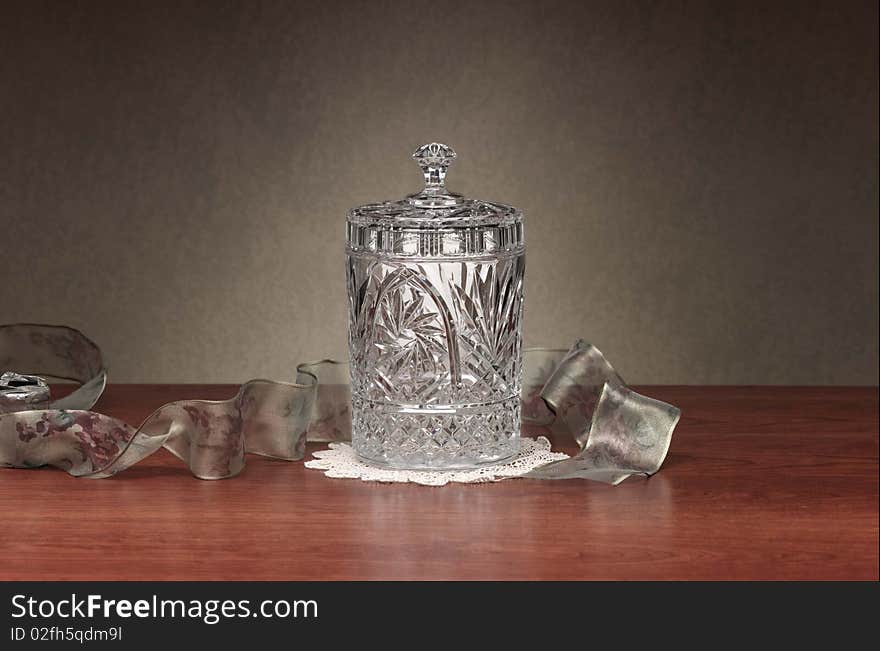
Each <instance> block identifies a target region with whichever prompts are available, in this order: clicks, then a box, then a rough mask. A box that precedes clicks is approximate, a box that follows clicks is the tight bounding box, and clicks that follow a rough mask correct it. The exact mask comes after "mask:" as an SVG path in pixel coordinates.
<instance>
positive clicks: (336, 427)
mask: <svg viewBox="0 0 880 651" xmlns="http://www.w3.org/2000/svg"><path fill="white" fill-rule="evenodd" d="M523 362H524V373H523V386H524V388H525V390H524V394H523V420H524V422H525V423H527V424H532V425H540V426H545V427H562V428H563V429H564V430H565V431H567V432H568V433H569V434H570V435H571V436H572V438H573V440H574V441H575V442H576V443H577V445H578V448H579V449H580V451H579V453H578V454H576V455H575V456H573V457H571V458H569V459H565V460H563V461H557V462H554V463H549V464H547V465H545V466H541V467H540V468H537V469H536V470H533V471H532V472H531V473H529V475H527V476H528V477H531V478H535V479H592V480H596V481H601V482H605V483H610V484H618V483H620V482H621V481H623V480H624V479H626V478H627V477H630V476H631V475H634V474H642V475H652V474H653V473H655V472H657V471H658V470H659V469H660V466H661V465H662V463H663V460H664V459H665V458H666V453H667V451H668V450H669V444H670V442H671V440H672V433H673V430H674V429H675V426H676V424H677V423H678V420H679V417H680V414H681V412H680V411H679V409H677V408H676V407H673V406H672V405H669V404H666V403H664V402H660V401H658V400H654V399H652V398H648V397H646V396H642V395H640V394H638V393H636V392H634V391H633V390H632V389H630V388H629V387H627V386H626V384H625V383H624V382H623V380H622V379H621V377H620V376H619V375H618V374H617V372H616V371H615V370H614V369H613V368H612V366H611V365H610V364H609V363H608V361H607V360H606V359H605V357H604V356H603V355H602V353H601V352H599V350H598V349H597V348H595V347H594V346H592V345H590V344H587V343H584V342H583V341H578V342H576V343H575V345H574V346H573V347H572V348H571V349H570V350H567V351H566V350H562V349H541V348H532V349H526V350H525V351H524V360H523ZM0 369H9V370H10V371H13V369H14V370H15V372H9V373H5V374H4V375H3V378H2V379H0V466H3V467H9V468H35V467H40V466H46V465H48V466H54V467H57V468H61V469H63V470H65V471H67V472H68V473H69V474H71V475H73V476H77V477H90V478H102V477H110V476H112V475H115V474H116V473H118V472H121V471H123V470H125V469H126V468H128V467H130V466H132V465H134V464H135V463H137V462H138V461H140V460H141V459H143V458H145V457H147V456H149V455H151V454H153V453H154V452H155V451H156V450H158V449H159V448H161V447H164V448H166V449H167V450H169V451H170V452H171V453H172V454H174V455H175V456H177V457H178V458H179V459H181V460H182V461H183V462H184V463H186V464H187V466H188V467H189V469H190V471H191V472H192V473H193V475H194V476H196V477H198V478H200V479H225V478H228V477H234V476H235V475H237V474H238V473H239V472H241V470H242V469H243V468H244V465H245V455H246V454H248V453H250V454H259V455H263V456H268V457H274V458H278V459H286V460H298V459H302V458H303V456H304V454H305V443H306V441H346V440H350V438H351V419H350V413H349V400H350V395H349V387H348V381H349V378H348V365H347V364H345V363H341V362H336V361H333V360H329V359H325V360H321V361H317V362H307V363H304V364H300V365H299V366H298V367H297V377H296V382H292V383H285V382H277V381H271V380H259V379H257V380H250V381H248V382H246V383H244V384H243V385H241V387H240V389H239V391H238V393H237V394H236V395H235V396H234V397H233V398H230V399H228V400H216V401H215V400H183V401H178V402H171V403H168V404H166V405H163V406H161V407H159V408H158V409H157V410H156V411H154V412H153V413H152V414H151V415H150V416H148V417H147V418H146V420H144V421H143V422H142V423H141V424H140V425H138V426H137V427H132V426H131V425H129V424H127V423H125V422H123V421H121V420H119V419H116V418H112V417H110V416H106V415H104V414H101V413H98V412H93V411H89V409H90V408H91V407H92V406H93V405H94V404H95V403H96V402H97V400H98V398H99V397H100V395H101V393H102V391H103V389H104V386H105V384H106V379H107V373H106V370H105V368H104V364H103V360H102V357H101V351H100V349H99V348H98V347H97V346H96V345H95V344H94V343H93V342H92V341H90V340H89V339H88V338H87V337H86V336H85V335H83V334H82V333H81V332H79V331H78V330H74V329H73V328H68V327H65V326H49V325H36V324H14V325H6V326H0ZM43 377H52V378H60V379H65V380H71V381H75V382H78V383H79V384H80V386H79V388H78V389H76V390H75V391H73V392H72V393H70V394H69V395H67V396H65V397H63V398H61V399H59V400H56V401H49V394H48V387H47V385H46V384H45V382H43V379H42V378H43Z"/></svg>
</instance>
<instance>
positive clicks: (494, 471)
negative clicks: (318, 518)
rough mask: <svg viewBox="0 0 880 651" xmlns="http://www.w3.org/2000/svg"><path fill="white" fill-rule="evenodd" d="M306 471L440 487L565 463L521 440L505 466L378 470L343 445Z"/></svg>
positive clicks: (544, 443)
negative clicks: (460, 468)
mask: <svg viewBox="0 0 880 651" xmlns="http://www.w3.org/2000/svg"><path fill="white" fill-rule="evenodd" d="M312 456H313V457H314V459H312V460H311V461H306V468H313V469H315V470H323V471H324V474H325V475H326V476H327V477H335V478H339V479H360V480H361V481H379V482H410V483H414V484H423V485H425V486H444V485H446V484H448V483H449V482H455V483H459V484H475V483H483V482H490V481H501V480H502V479H509V478H511V477H519V476H521V475H524V474H526V473H527V472H529V471H531V470H534V469H535V468H537V467H538V466H543V465H544V464H547V463H550V462H551V461H560V460H561V459H568V458H569V457H568V455H567V454H565V453H563V452H551V451H550V441H548V440H547V438H546V437H544V436H539V437H538V438H535V439H533V438H525V437H524V438H522V439H521V443H520V449H519V453H518V454H517V455H516V456H515V457H513V458H512V459H511V460H510V461H507V462H506V463H498V464H494V465H486V466H480V467H479V468H475V469H470V470H395V469H391V468H379V467H376V466H371V465H369V464H368V463H365V462H364V461H362V460H361V459H360V458H359V457H358V456H357V454H355V452H354V450H353V449H352V447H351V446H350V445H348V444H347V443H331V444H330V448H329V449H327V450H319V451H317V452H314V453H312Z"/></svg>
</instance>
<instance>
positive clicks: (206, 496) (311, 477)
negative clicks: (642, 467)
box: [0, 385, 878, 580]
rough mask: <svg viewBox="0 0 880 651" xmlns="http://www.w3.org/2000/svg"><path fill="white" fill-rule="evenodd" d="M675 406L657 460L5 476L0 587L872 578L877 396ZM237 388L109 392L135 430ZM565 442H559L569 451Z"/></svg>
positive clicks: (770, 395) (828, 392)
mask: <svg viewBox="0 0 880 651" xmlns="http://www.w3.org/2000/svg"><path fill="white" fill-rule="evenodd" d="M642 390H643V392H645V393H647V394H648V395H651V396H655V397H658V398H660V399H663V400H667V401H669V402H672V403H674V404H676V405H679V406H680V407H681V408H682V410H683V413H684V416H683V418H682V421H681V423H680V424H679V426H678V429H677V431H676V434H675V438H674V440H673V443H672V448H671V450H670V453H669V457H668V459H667V461H666V464H665V466H664V468H663V469H662V470H661V472H660V473H659V474H657V475H656V476H654V477H653V478H651V479H649V480H643V479H635V478H634V479H630V480H628V481H626V482H625V483H623V484H622V485H620V486H618V487H610V486H605V485H602V484H596V483H591V482H585V481H567V482H538V481H531V480H515V481H506V482H501V483H498V484H485V485H449V486H446V487H443V488H430V487H423V486H416V485H379V484H370V483H362V482H357V481H352V480H333V479H328V478H326V477H324V476H323V474H321V473H320V472H319V471H314V470H307V469H305V468H304V467H303V465H302V463H299V462H294V463H288V462H279V461H270V460H267V459H262V458H259V457H249V459H248V466H247V468H246V469H245V471H244V473H243V474H242V475H241V476H240V477H239V478H236V479H232V480H227V481H218V482H205V481H199V480H196V479H193V478H192V477H191V476H190V475H189V473H188V471H187V470H186V468H185V467H183V466H182V465H181V464H180V463H179V462H178V461H176V460H175V459H174V458H172V457H171V456H170V455H169V454H167V453H165V452H164V451H160V452H159V453H157V454H156V455H154V456H153V457H151V458H149V459H147V460H146V461H144V462H143V463H141V464H139V465H138V466H136V467H134V468H132V469H130V470H128V471H126V472H124V473H122V474H121V475H119V476H117V477H115V478H113V479H108V480H87V479H74V478H72V477H69V476H67V475H66V474H65V473H63V472H60V471H57V470H53V469H40V470H0V518H2V522H3V527H2V529H0V546H2V549H3V558H4V560H3V564H2V566H0V579H34V580H36V579H96V580H97V579H159V580H162V579H231V580H266V579H272V580H280V579H868V580H877V579H878V484H877V480H878V434H877V430H878V420H877V414H878V392H877V388H809V387H797V388H795V387H668V386H666V387H643V388H642ZM233 393H234V388H233V387H229V386H216V385H214V386H196V385H183V386H156V385H112V386H110V387H109V388H108V390H107V393H106V395H105V396H104V398H102V400H101V402H100V403H99V405H98V406H97V408H98V409H100V410H101V411H103V412H105V413H108V414H112V415H114V416H118V417H121V418H124V419H126V420H127V421H129V422H132V423H136V422H139V421H140V419H142V418H143V417H145V416H146V415H147V414H148V413H149V412H150V411H152V410H153V409H154V408H155V407H157V406H159V405H160V404H162V403H164V402H167V401H170V400H175V399H183V398H199V397H201V398H222V397H227V396H230V395H232V394H233ZM560 443H561V441H560Z"/></svg>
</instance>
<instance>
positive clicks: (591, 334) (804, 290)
mask: <svg viewBox="0 0 880 651" xmlns="http://www.w3.org/2000/svg"><path fill="white" fill-rule="evenodd" d="M877 22H878V15H877V3H876V1H874V0H869V1H865V2H831V1H829V2H819V3H815V2H814V3H805V2H727V3H720V2H693V3H689V2H661V3H649V2H635V3H626V2H608V3H599V2H585V3H581V2H548V1H541V2H503V3H502V2H457V1H449V2H376V1H374V2H344V3H340V2H326V1H324V2H315V3H302V2H297V3H295V2H281V1H278V2H242V3H227V2H212V3H170V2H165V3H161V2H159V3H157V2H144V3H139V4H137V3H127V2H113V3H109V2H107V3H99V2H81V3H74V2H69V3H67V2H65V3H62V2H54V3H51V2H50V3H37V2H23V3H8V2H2V3H0V253H2V258H3V260H2V265H3V273H2V278H3V282H2V283H0V322H9V321H22V320H28V321H48V322H67V323H69V324H72V325H75V326H78V327H80V328H82V329H84V330H85V331H86V332H88V333H89V334H90V335H91V336H92V337H93V338H95V339H96V340H97V341H98V342H100V343H101V344H102V345H103V347H104V348H105V351H106V354H107V357H108V361H109V364H110V366H111V375H112V379H113V380H115V381H143V382H146V381H153V382H157V381H168V382H170V381H174V382H180V381H200V382H224V381H233V382H234V381H240V380H242V379H245V378H246V377H250V376H264V377H265V376H268V377H275V378H284V377H289V376H290V375H291V372H292V366H293V364H294V362H295V361H297V360H300V359H302V358H313V357H316V356H321V355H325V354H344V342H345V326H346V321H345V309H346V308H345V298H344V291H345V290H344V282H343V265H342V244H343V242H342V236H343V230H342V224H343V220H344V216H345V211H346V209H347V208H349V207H350V206H352V205H355V204H358V203H362V202H365V201H370V200H376V199H384V198H394V197H398V196H401V195H403V194H405V193H407V192H410V191H413V190H414V189H417V188H418V186H419V177H418V173H417V170H416V168H415V166H414V165H413V163H412V162H411V161H410V160H409V158H408V157H409V154H410V152H411V151H412V150H413V149H414V148H415V147H416V146H417V145H419V144H421V143H422V142H425V141H430V140H440V141H444V142H448V143H449V144H451V145H453V146H454V147H455V148H456V149H457V150H458V152H459V160H458V162H457V163H456V166H455V167H454V169H453V171H452V173H451V176H450V185H451V186H452V187H453V188H454V189H457V190H460V191H465V192H467V193H469V194H474V195H478V196H480V197H482V198H489V199H497V200H502V201H505V202H508V203H512V204H515V205H518V206H520V207H522V208H523V209H524V210H525V211H526V215H527V219H528V228H527V232H528V246H529V254H528V255H529V269H528V280H527V286H526V292H527V308H526V343H527V344H530V345H540V344H556V345H568V344H569V343H570V342H571V341H572V340H573V339H575V338H576V337H578V336H584V337H586V338H588V339H590V340H591V341H593V342H594V343H595V344H597V345H598V346H599V347H600V348H602V349H603V351H604V352H605V353H606V354H607V355H608V357H609V359H611V360H612V361H613V362H614V363H615V365H616V366H617V367H618V368H619V369H620V370H621V372H622V373H623V374H624V377H626V378H627V379H628V380H630V381H633V382H641V383H694V384H696V383H795V384H797V383H812V384H826V383H827V384H876V383H877V381H878V343H877V329H878V253H877V237H878V229H877V212H878V190H877V175H878V153H877V152H878V129H877V111H878V93H877V77H878V64H877V61H878V50H877Z"/></svg>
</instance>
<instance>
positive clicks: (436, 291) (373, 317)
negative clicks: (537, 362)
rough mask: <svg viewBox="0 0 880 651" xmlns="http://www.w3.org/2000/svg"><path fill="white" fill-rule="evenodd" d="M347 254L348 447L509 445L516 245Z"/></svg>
mask: <svg viewBox="0 0 880 651" xmlns="http://www.w3.org/2000/svg"><path fill="white" fill-rule="evenodd" d="M517 228H520V229H521V227H520V226H517ZM420 248H421V247H420ZM347 256H348V270H347V271H348V291H349V316H350V321H349V325H350V329H349V352H350V361H351V394H352V446H353V447H354V449H355V451H356V452H357V453H358V454H359V455H360V456H361V457H363V458H364V459H366V460H367V461H370V462H372V463H376V464H380V465H386V466H391V467H395V468H425V469H448V468H467V467H474V466H477V465H480V464H485V463H493V462H497V461H500V460H502V459H506V458H508V457H510V456H512V455H514V454H516V452H517V451H518V449H519V436H520V383H521V369H522V307H523V276H524V272H525V252H524V249H523V248H522V247H513V248H512V249H510V250H506V251H498V252H496V253H494V254H492V255H477V256H467V257H460V258H457V259H456V258H449V257H443V256H425V257H423V256H418V255H417V256H400V257H398V256H395V255H393V254H388V253H379V252H375V251H365V250H363V249H361V250H356V249H355V248H352V247H351V246H350V247H349V249H348V252H347Z"/></svg>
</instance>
